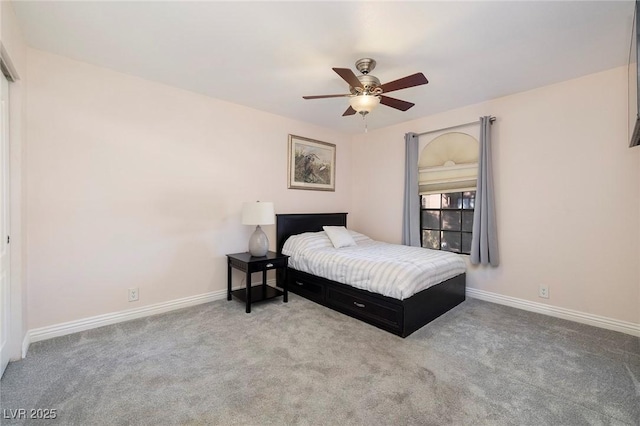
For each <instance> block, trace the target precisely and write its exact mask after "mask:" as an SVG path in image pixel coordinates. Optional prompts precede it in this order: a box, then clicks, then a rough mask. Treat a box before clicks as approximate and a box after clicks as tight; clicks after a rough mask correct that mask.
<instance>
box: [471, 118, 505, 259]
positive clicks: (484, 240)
mask: <svg viewBox="0 0 640 426" xmlns="http://www.w3.org/2000/svg"><path fill="white" fill-rule="evenodd" d="M494 198H495V194H494V192H493V172H492V168H491V117H489V116H485V117H480V155H479V158H478V186H477V188H476V203H475V209H474V213H473V236H472V239H471V263H472V264H474V265H477V264H482V265H491V266H498V265H499V264H500V255H499V253H498V236H497V229H496V209H495V202H494Z"/></svg>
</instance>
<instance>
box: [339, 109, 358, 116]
mask: <svg viewBox="0 0 640 426" xmlns="http://www.w3.org/2000/svg"><path fill="white" fill-rule="evenodd" d="M355 113H356V110H355V109H353V108H351V107H349V108H347V110H346V111H345V112H344V114H342V116H343V117H346V116H347V115H353V114H355Z"/></svg>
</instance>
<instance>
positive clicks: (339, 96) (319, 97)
mask: <svg viewBox="0 0 640 426" xmlns="http://www.w3.org/2000/svg"><path fill="white" fill-rule="evenodd" d="M347 96H353V95H351V94H348V95H317V96H303V97H302V98H303V99H324V98H344V97H347Z"/></svg>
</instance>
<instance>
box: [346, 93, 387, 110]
mask: <svg viewBox="0 0 640 426" xmlns="http://www.w3.org/2000/svg"><path fill="white" fill-rule="evenodd" d="M379 103H380V98H379V97H378V96H373V95H356V96H352V97H350V98H349V104H351V108H353V109H355V110H356V112H364V113H365V114H366V113H369V112H371V111H373V109H374V108H375V107H376V106H378V104H379Z"/></svg>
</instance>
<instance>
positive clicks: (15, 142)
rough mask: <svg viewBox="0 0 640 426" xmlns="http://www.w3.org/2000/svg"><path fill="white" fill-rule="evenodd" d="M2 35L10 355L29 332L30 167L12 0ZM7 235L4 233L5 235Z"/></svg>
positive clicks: (22, 49)
mask: <svg viewBox="0 0 640 426" xmlns="http://www.w3.org/2000/svg"><path fill="white" fill-rule="evenodd" d="M0 14H1V19H0V23H1V24H0V25H1V30H0V39H1V41H2V49H3V56H4V59H5V60H7V61H9V62H10V65H11V67H12V68H13V69H12V71H13V72H14V73H15V74H16V75H15V77H16V81H15V82H13V83H11V84H10V85H9V104H10V106H9V108H10V110H9V127H10V129H9V138H10V147H9V149H10V169H11V170H10V173H11V179H10V197H11V207H10V209H11V210H10V222H11V225H10V234H11V265H10V268H11V338H10V351H11V353H10V357H11V359H19V358H20V357H21V349H22V348H21V347H22V341H23V339H24V336H25V334H26V333H27V330H28V328H27V308H28V306H27V288H26V287H27V286H26V284H25V280H24V276H25V273H26V262H25V261H24V259H25V258H26V244H25V239H26V232H25V214H26V213H25V212H26V200H25V197H24V189H23V182H24V178H25V173H26V169H25V168H24V167H23V164H25V162H26V158H25V155H26V150H25V149H24V140H25V138H26V136H25V135H26V127H25V126H26V120H25V118H24V117H25V114H26V74H27V69H26V49H27V47H26V44H25V42H24V39H23V37H22V33H21V31H20V28H19V26H18V21H17V18H16V16H15V14H14V11H13V6H12V3H11V2H9V1H2V2H1V3H0ZM2 238H4V236H3V237H2Z"/></svg>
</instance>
